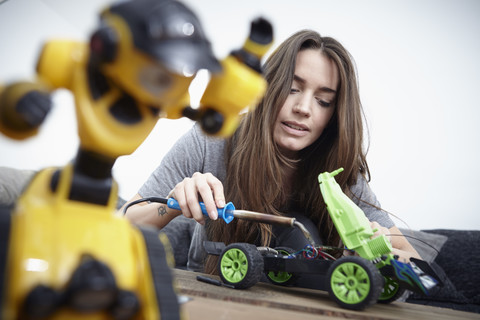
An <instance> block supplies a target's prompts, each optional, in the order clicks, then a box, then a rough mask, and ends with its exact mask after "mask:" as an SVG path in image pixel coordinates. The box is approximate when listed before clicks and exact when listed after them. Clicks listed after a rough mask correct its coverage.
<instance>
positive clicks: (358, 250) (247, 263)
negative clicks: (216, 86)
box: [204, 168, 441, 310]
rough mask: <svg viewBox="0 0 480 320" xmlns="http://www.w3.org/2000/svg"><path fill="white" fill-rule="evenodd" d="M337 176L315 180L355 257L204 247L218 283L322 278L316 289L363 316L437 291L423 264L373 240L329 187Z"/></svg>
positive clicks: (360, 217) (352, 208)
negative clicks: (407, 294) (410, 295)
mask: <svg viewBox="0 0 480 320" xmlns="http://www.w3.org/2000/svg"><path fill="white" fill-rule="evenodd" d="M342 171H343V169H342V168H340V169H338V170H336V171H334V172H331V173H330V172H324V173H322V174H320V175H319V176H318V180H319V184H320V190H321V192H322V195H323V198H324V200H325V204H326V205H327V209H328V212H329V214H330V217H331V219H332V220H333V222H334V224H335V228H336V229H337V232H338V233H339V235H340V238H341V239H342V242H343V244H344V245H345V247H346V248H348V250H350V251H354V252H355V255H349V256H342V257H340V258H338V259H336V258H335V257H333V256H332V255H330V254H329V253H327V252H326V249H327V250H330V249H339V248H332V247H322V246H316V245H315V244H314V243H312V244H311V245H308V246H307V247H305V248H303V250H300V251H298V252H295V251H294V250H292V249H290V248H282V247H279V248H269V247H258V248H257V247H256V246H254V245H252V244H247V243H233V244H230V245H228V246H226V245H225V244H224V243H219V242H205V243H204V247H205V250H206V251H207V253H208V254H211V255H217V256H219V257H220V258H219V262H218V273H219V275H220V278H221V279H222V281H223V282H225V283H227V284H229V285H230V286H233V287H234V288H237V289H246V288H249V287H251V286H253V285H254V284H255V283H257V282H258V281H259V280H260V278H261V276H262V273H265V274H266V275H267V278H268V279H269V280H270V281H271V282H273V283H275V284H279V285H289V284H293V283H294V282H295V278H296V277H297V276H299V275H301V274H316V275H320V276H321V277H322V278H323V280H320V283H318V284H317V285H318V287H319V288H320V289H322V290H326V291H328V292H329V295H330V297H331V299H332V300H334V301H335V302H337V303H338V304H339V305H340V306H341V307H343V308H347V309H352V310H363V309H365V308H366V307H368V306H370V305H372V304H374V303H376V302H377V301H378V302H380V303H390V302H392V301H395V300H397V299H398V298H399V297H400V296H401V295H402V294H403V292H404V291H405V290H410V291H414V292H419V293H421V294H428V293H429V290H431V289H432V288H434V287H435V286H437V285H441V282H440V281H439V280H438V279H439V277H438V276H437V274H436V273H435V272H434V270H433V269H432V268H431V267H430V266H429V264H428V263H427V262H425V261H423V260H420V259H416V258H410V262H401V261H399V260H398V257H397V256H395V255H393V254H392V253H391V252H392V246H391V243H390V241H389V240H388V239H386V237H385V236H384V235H381V236H378V237H373V234H374V230H372V228H371V227H370V223H369V221H368V219H367V218H366V216H365V214H364V213H363V211H362V210H361V209H360V208H359V207H358V206H357V205H356V204H355V203H353V202H352V201H351V200H350V199H349V198H348V197H347V196H346V195H345V194H344V193H343V191H342V190H341V188H340V186H339V185H338V184H337V182H336V181H335V178H334V177H335V175H337V174H339V173H340V172H342ZM259 222H260V220H259ZM263 222H267V223H269V222H270V223H271V221H263ZM296 224H297V225H298V222H297V223H296ZM291 225H292V226H295V224H294V223H292V224H291ZM307 238H308V237H307ZM340 250H343V248H341V249H340Z"/></svg>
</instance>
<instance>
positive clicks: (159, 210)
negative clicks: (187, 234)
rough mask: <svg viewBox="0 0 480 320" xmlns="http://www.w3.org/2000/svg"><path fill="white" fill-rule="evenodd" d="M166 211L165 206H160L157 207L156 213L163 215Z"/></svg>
mask: <svg viewBox="0 0 480 320" xmlns="http://www.w3.org/2000/svg"><path fill="white" fill-rule="evenodd" d="M166 213H167V209H166V206H160V207H158V215H159V216H162V217H163V216H164V215H165V214H166Z"/></svg>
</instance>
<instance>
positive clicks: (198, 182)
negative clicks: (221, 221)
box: [168, 172, 225, 224]
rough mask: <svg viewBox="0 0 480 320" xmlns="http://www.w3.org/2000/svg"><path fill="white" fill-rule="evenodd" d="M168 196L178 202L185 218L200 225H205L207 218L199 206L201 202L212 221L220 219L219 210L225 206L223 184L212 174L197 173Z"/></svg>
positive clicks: (179, 184)
mask: <svg viewBox="0 0 480 320" xmlns="http://www.w3.org/2000/svg"><path fill="white" fill-rule="evenodd" d="M168 196H169V197H173V198H175V200H177V202H178V204H179V206H180V208H181V209H182V214H183V215H184V216H185V217H187V218H193V219H195V220H196V221H197V222H198V223H200V224H205V217H204V216H203V214H202V210H201V208H200V205H199V204H198V203H199V202H200V201H202V202H203V203H204V204H205V208H206V209H207V212H208V216H209V217H210V219H212V220H217V218H218V212H217V208H223V207H224V206H225V195H224V193H223V184H222V182H221V181H220V180H218V179H217V178H216V177H215V176H214V175H212V174H211V173H199V172H195V173H194V174H193V176H192V177H191V178H185V179H183V181H182V182H180V183H178V184H177V185H176V186H175V188H174V189H173V190H172V191H171V192H170V194H169V195H168Z"/></svg>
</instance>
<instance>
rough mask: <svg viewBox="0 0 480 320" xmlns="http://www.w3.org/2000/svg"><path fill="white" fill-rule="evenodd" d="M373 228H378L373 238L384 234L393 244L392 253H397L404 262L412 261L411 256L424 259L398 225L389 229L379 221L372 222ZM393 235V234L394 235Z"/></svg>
mask: <svg viewBox="0 0 480 320" xmlns="http://www.w3.org/2000/svg"><path fill="white" fill-rule="evenodd" d="M370 225H371V227H372V229H373V230H376V231H375V233H374V234H373V236H372V238H376V237H378V236H380V235H381V234H384V235H385V236H386V237H387V239H388V240H389V241H390V243H391V244H392V248H393V251H392V253H393V254H395V255H397V256H398V257H399V259H400V261H402V262H408V261H410V258H411V257H413V258H417V259H422V257H420V255H419V254H418V252H417V250H415V248H414V247H413V246H412V245H411V244H410V243H409V242H408V241H407V239H406V238H405V237H404V236H403V234H402V232H401V231H400V230H399V229H398V228H397V227H392V228H390V229H387V228H385V227H382V226H381V225H379V224H378V222H376V221H373V222H370ZM392 235H393V236H392Z"/></svg>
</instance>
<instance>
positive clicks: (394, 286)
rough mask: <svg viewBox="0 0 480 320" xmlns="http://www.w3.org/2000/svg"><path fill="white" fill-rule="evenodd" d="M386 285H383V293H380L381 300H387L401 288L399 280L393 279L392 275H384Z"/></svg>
mask: <svg viewBox="0 0 480 320" xmlns="http://www.w3.org/2000/svg"><path fill="white" fill-rule="evenodd" d="M384 279H385V285H384V286H383V290H382V293H381V294H380V297H379V298H378V299H379V300H387V299H390V298H392V297H393V296H395V294H396V293H397V292H398V290H399V289H400V285H399V284H398V282H397V281H395V280H393V279H392V278H390V277H384Z"/></svg>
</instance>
